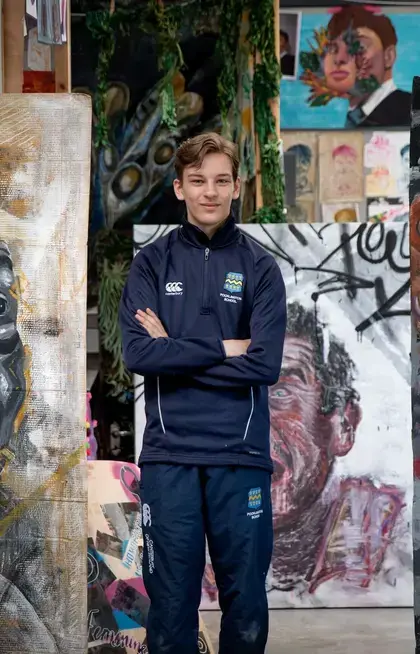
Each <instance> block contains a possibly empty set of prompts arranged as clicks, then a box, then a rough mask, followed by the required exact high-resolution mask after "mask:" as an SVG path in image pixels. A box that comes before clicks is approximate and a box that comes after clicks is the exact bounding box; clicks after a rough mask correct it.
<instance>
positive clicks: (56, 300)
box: [0, 94, 92, 654]
mask: <svg viewBox="0 0 420 654" xmlns="http://www.w3.org/2000/svg"><path fill="white" fill-rule="evenodd" d="M0 113H1V121H0V202H1V206H0V517H1V519H0V652H2V654H35V653H36V654H38V653H41V652H42V654H70V652H71V653H72V654H84V653H85V651H86V646H87V637H86V636H87V635H86V535H85V522H86V518H87V483H86V482H87V474H86V468H85V465H84V460H85V452H86V448H85V436H86V428H85V421H86V418H85V411H86V404H85V398H86V388H85V378H86V363H85V359H86V357H85V354H86V346H85V332H86V241H87V231H88V209H89V181H90V132H91V120H92V115H91V105H90V99H89V98H86V97H81V96H67V95H59V96H37V95H31V96H29V95H10V94H6V95H0Z"/></svg>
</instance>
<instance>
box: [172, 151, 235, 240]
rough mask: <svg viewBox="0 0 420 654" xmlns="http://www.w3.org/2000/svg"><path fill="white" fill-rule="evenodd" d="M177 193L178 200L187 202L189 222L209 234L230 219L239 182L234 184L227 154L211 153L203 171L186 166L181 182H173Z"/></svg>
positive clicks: (205, 161) (177, 180) (206, 158)
mask: <svg viewBox="0 0 420 654" xmlns="http://www.w3.org/2000/svg"><path fill="white" fill-rule="evenodd" d="M174 190H175V195H176V197H177V198H178V200H185V204H186V206H187V215H188V220H189V222H190V223H192V224H193V225H196V226H197V227H200V228H201V229H202V230H203V231H205V232H207V233H208V232H209V230H210V232H211V231H212V228H214V229H217V228H218V226H219V225H220V224H221V223H222V222H223V221H225V220H226V218H227V217H228V216H229V214H230V209H231V204H232V200H236V199H237V198H238V197H239V192H240V181H239V178H238V179H237V180H236V181H234V179H233V174H232V163H231V161H230V159H229V157H228V156H227V155H225V154H219V153H211V154H208V155H206V156H205V157H204V159H203V164H202V166H201V168H195V167H193V166H187V167H186V168H185V169H184V174H183V177H182V180H179V179H176V180H175V181H174Z"/></svg>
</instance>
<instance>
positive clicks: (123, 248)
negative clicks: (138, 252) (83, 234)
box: [93, 229, 133, 396]
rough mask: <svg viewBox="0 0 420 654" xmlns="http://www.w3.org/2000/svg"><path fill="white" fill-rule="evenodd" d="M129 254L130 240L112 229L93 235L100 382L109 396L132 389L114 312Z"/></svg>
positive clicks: (116, 316) (121, 289) (127, 267)
mask: <svg viewBox="0 0 420 654" xmlns="http://www.w3.org/2000/svg"><path fill="white" fill-rule="evenodd" d="M132 252H133V244H132V240H131V238H129V237H126V236H123V235H121V234H119V233H117V232H116V231H115V230H108V229H104V230H102V231H100V232H98V234H97V235H96V239H95V245H94V252H93V257H94V259H95V262H96V267H97V275H98V323H99V333H100V339H101V346H102V353H103V357H104V364H105V365H104V366H103V371H104V381H105V382H106V383H107V384H109V385H110V387H111V389H112V390H111V394H112V395H115V396H119V395H122V394H124V393H125V392H127V391H130V390H132V386H133V382H132V375H131V374H130V373H129V372H128V370H127V369H126V367H125V365H124V362H123V359H122V342H121V330H120V328H119V321H118V309H119V303H120V299H121V294H122V291H123V288H124V284H125V282H126V280H127V277H128V273H129V270H130V265H131V258H132Z"/></svg>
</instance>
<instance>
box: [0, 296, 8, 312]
mask: <svg viewBox="0 0 420 654" xmlns="http://www.w3.org/2000/svg"><path fill="white" fill-rule="evenodd" d="M7 309H8V302H7V298H6V296H5V295H3V293H0V317H1V316H5V315H6V313H7Z"/></svg>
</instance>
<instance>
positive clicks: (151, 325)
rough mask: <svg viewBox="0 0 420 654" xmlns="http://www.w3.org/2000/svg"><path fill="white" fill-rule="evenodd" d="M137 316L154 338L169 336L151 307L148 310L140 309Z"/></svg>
mask: <svg viewBox="0 0 420 654" xmlns="http://www.w3.org/2000/svg"><path fill="white" fill-rule="evenodd" d="M135 317H136V320H138V321H139V323H140V324H141V325H142V326H143V327H144V328H145V330H146V331H147V333H148V334H149V336H151V337H152V338H167V337H168V334H167V333H166V331H165V328H164V326H163V325H162V323H161V322H160V320H159V318H158V317H157V315H156V314H155V313H154V312H153V311H152V310H151V309H146V311H141V309H139V310H138V311H137V313H136V316H135Z"/></svg>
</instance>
